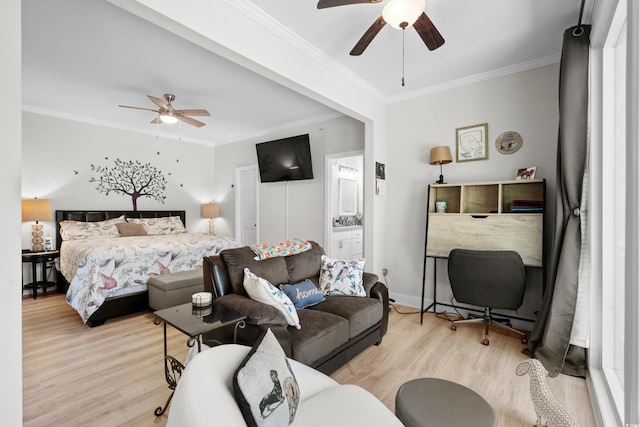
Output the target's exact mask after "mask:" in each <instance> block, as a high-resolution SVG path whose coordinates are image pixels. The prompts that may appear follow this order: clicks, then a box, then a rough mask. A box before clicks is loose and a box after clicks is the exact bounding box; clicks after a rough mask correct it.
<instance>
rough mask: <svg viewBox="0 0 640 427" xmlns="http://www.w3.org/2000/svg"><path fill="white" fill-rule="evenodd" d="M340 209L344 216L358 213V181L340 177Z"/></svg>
mask: <svg viewBox="0 0 640 427" xmlns="http://www.w3.org/2000/svg"><path fill="white" fill-rule="evenodd" d="M338 194H339V198H338V210H339V214H340V215H343V216H349V215H356V214H357V213H358V182H357V181H355V180H353V179H347V178H340V179H339V180H338Z"/></svg>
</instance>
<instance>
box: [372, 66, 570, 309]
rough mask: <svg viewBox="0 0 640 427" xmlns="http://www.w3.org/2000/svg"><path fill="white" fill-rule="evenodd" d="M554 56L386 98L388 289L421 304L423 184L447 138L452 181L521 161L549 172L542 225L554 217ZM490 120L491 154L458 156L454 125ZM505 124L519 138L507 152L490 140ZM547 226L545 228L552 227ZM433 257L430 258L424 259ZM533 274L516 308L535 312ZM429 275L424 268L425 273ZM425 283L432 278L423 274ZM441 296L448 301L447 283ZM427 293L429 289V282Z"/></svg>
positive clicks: (498, 172) (495, 172) (503, 172)
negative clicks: (495, 74) (544, 62)
mask: <svg viewBox="0 0 640 427" xmlns="http://www.w3.org/2000/svg"><path fill="white" fill-rule="evenodd" d="M558 73H559V66H558V64H554V65H549V66H546V67H542V68H537V69H534V70H530V71H526V72H522V73H518V74H513V75H509V76H506V77H501V78H496V79H493V80H489V81H485V82H481V83H476V84H473V85H469V86H465V87H460V88H456V89H452V90H448V91H445V92H440V93H436V94H432V95H428V96H424V97H421V98H417V99H412V100H408V101H404V102H400V103H397V104H393V105H391V106H389V116H388V121H387V127H388V138H387V140H388V141H391V142H390V143H389V146H388V149H387V152H388V154H387V165H386V177H387V196H386V197H387V199H388V200H387V202H388V203H387V206H388V207H389V208H388V221H387V240H386V242H387V243H386V247H385V255H384V257H383V259H384V264H385V265H384V267H387V268H388V269H389V282H390V285H391V293H392V295H393V296H394V297H395V298H396V299H397V300H398V301H399V302H404V303H406V304H410V305H412V306H417V307H419V306H420V294H421V291H422V288H421V286H422V271H423V257H424V234H425V215H426V203H427V201H426V196H427V186H428V185H429V184H430V183H433V182H435V181H436V180H437V179H438V176H439V174H440V169H439V167H437V166H430V165H429V150H430V149H431V148H432V147H434V146H440V145H448V146H449V147H450V149H451V152H452V154H453V156H454V162H453V163H450V164H447V165H444V167H443V172H444V177H445V181H446V182H449V183H457V182H474V181H489V180H508V179H513V178H514V177H515V174H516V170H517V169H518V168H522V167H525V166H537V173H536V178H546V179H547V203H548V205H547V206H548V211H547V225H549V224H551V220H552V219H553V211H554V210H553V204H554V188H555V163H556V144H557V132H558V107H557V102H558V101H557V99H558ZM479 123H488V127H489V129H488V131H489V138H488V141H489V159H488V160H480V161H473V162H466V163H456V162H455V153H456V150H455V131H456V128H459V127H464V126H470V125H475V124H479ZM504 131H517V132H519V133H520V135H522V139H523V145H522V148H520V150H518V151H517V152H516V153H513V154H509V155H504V154H500V153H498V152H497V151H496V149H495V140H496V138H497V137H498V135H500V134H501V133H502V132H504ZM547 228H548V230H547V231H548V232H549V231H550V227H547ZM429 265H430V266H431V265H432V261H429ZM438 273H439V281H442V282H445V284H446V285H447V287H448V283H446V281H447V279H446V262H443V261H440V262H439V264H438ZM528 274H529V275H530V276H531V278H532V280H533V281H534V284H535V288H534V286H530V287H529V292H535V293H536V294H537V295H528V296H527V299H526V300H525V304H527V306H526V307H523V309H522V310H521V314H524V315H525V316H526V317H528V316H533V310H536V309H537V308H538V307H537V302H534V300H536V301H539V298H540V293H541V286H540V280H541V275H540V271H539V270H536V269H528ZM431 277H432V270H429V272H428V276H427V278H428V279H429V278H431ZM428 283H430V280H428ZM438 292H439V297H438V300H439V301H440V302H449V301H448V300H449V293H447V292H450V291H449V290H448V289H443V290H442V291H441V290H440V289H439V291H438ZM426 295H427V297H430V296H431V295H432V290H431V288H430V287H429V288H427V293H426Z"/></svg>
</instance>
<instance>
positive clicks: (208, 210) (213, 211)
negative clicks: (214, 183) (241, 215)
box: [202, 203, 220, 218]
mask: <svg viewBox="0 0 640 427" xmlns="http://www.w3.org/2000/svg"><path fill="white" fill-rule="evenodd" d="M219 216H220V208H218V204H217V203H207V204H204V205H202V218H218V217H219Z"/></svg>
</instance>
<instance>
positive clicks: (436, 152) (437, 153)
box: [429, 146, 453, 184]
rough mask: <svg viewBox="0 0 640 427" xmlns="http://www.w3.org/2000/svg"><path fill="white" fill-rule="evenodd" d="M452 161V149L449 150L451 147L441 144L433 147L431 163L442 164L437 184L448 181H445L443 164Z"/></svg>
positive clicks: (430, 154)
mask: <svg viewBox="0 0 640 427" xmlns="http://www.w3.org/2000/svg"><path fill="white" fill-rule="evenodd" d="M452 161H453V158H452V157H451V150H449V147H447V146H441V147H433V148H432V149H431V153H429V164H431V165H440V179H438V180H437V181H436V182H435V183H436V184H446V182H444V176H443V175H442V165H446V164H447V163H451V162H452Z"/></svg>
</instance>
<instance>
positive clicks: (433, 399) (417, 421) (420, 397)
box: [396, 378, 497, 427]
mask: <svg viewBox="0 0 640 427" xmlns="http://www.w3.org/2000/svg"><path fill="white" fill-rule="evenodd" d="M396 416H397V417H398V418H399V419H400V421H402V423H403V424H404V425H405V426H406V427H417V426H420V427H460V426H474V427H495V426H496V425H497V419H496V414H495V412H494V411H493V408H492V407H491V406H490V405H489V404H488V403H487V401H486V400H484V399H483V398H482V397H481V396H480V395H479V394H477V393H476V392H475V391H473V390H471V389H469V388H467V387H465V386H463V385H460V384H456V383H454V382H451V381H447V380H442V379H438V378H418V379H415V380H411V381H409V382H406V383H404V384H403V385H401V386H400V388H399V389H398V393H397V394H396Z"/></svg>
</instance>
